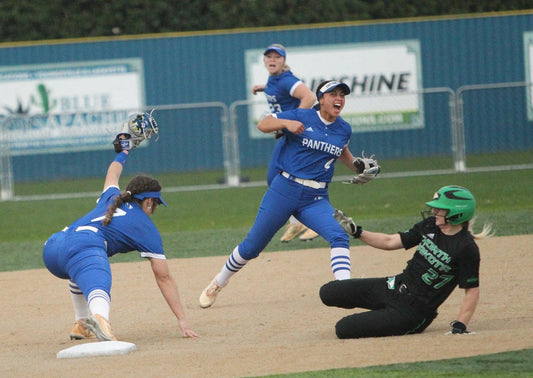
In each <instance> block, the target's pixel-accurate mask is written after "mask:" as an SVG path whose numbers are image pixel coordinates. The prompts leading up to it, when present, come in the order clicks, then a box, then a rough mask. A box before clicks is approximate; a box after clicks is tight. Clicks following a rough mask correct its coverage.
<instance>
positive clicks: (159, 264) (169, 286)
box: [150, 258, 199, 338]
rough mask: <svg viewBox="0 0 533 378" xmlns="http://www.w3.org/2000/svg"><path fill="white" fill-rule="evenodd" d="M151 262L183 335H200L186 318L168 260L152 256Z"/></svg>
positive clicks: (162, 292) (157, 280)
mask: <svg viewBox="0 0 533 378" xmlns="http://www.w3.org/2000/svg"><path fill="white" fill-rule="evenodd" d="M150 264H151V266H152V271H153V273H154V277H155V280H156V282H157V286H159V290H161V294H163V297H164V298H165V300H166V301H167V303H168V305H169V307H170V309H171V310H172V312H173V313H174V315H175V316H176V318H177V319H178V324H179V326H180V328H181V332H182V335H183V337H193V338H194V337H199V335H198V334H197V333H196V332H194V331H193V330H192V329H191V328H190V327H189V325H188V323H187V320H186V319H185V312H184V310H183V305H182V304H181V299H180V295H179V292H178V286H177V285H176V282H175V281H174V278H173V277H172V276H171V275H170V271H169V269H168V264H167V261H166V260H162V259H156V258H150Z"/></svg>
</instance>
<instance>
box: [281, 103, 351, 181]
mask: <svg viewBox="0 0 533 378" xmlns="http://www.w3.org/2000/svg"><path fill="white" fill-rule="evenodd" d="M275 116H276V117H277V118H280V119H291V120H296V121H300V122H302V123H303V124H304V125H305V130H304V132H303V133H302V134H298V135H296V134H293V133H291V132H290V131H288V130H284V133H285V135H286V137H285V138H286V140H285V143H284V144H283V146H282V147H281V151H280V154H279V158H278V168H279V169H280V170H282V171H286V172H289V173H290V174H292V175H294V176H296V177H299V178H304V179H310V180H315V181H320V182H331V179H332V178H333V173H334V165H333V163H334V162H335V161H336V160H337V159H338V157H339V156H340V155H341V153H342V150H343V148H344V147H346V146H347V145H348V143H349V142H350V137H351V135H352V128H351V126H350V125H349V124H348V123H347V122H346V121H344V120H343V119H342V118H341V117H337V119H336V120H335V121H334V122H332V123H327V122H325V121H324V120H323V119H322V118H321V117H320V113H319V112H318V111H317V110H316V109H294V110H289V111H286V112H282V113H279V114H276V115H275Z"/></svg>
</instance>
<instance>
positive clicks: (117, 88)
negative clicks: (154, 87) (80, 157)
mask: <svg viewBox="0 0 533 378" xmlns="http://www.w3.org/2000/svg"><path fill="white" fill-rule="evenodd" d="M144 106H145V96H144V77H143V64H142V60H141V59H137V58H132V59H122V60H105V61H91V62H75V63H58V64H46V65H33V66H14V67H0V117H1V119H0V122H3V123H4V125H3V128H4V138H6V137H7V140H8V141H9V148H10V152H11V154H12V155H26V154H34V153H43V152H62V151H84V150H94V149H106V148H109V144H110V143H111V141H112V137H113V136H114V134H116V133H117V132H118V131H119V130H120V127H121V124H122V122H124V120H125V119H126V117H127V115H128V114H129V113H131V112H132V111H137V110H143V109H144Z"/></svg>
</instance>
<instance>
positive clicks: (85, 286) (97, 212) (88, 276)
mask: <svg viewBox="0 0 533 378" xmlns="http://www.w3.org/2000/svg"><path fill="white" fill-rule="evenodd" d="M145 116H147V117H150V118H151V115H147V114H146V113H145ZM127 122H128V121H127ZM143 122H144V120H143ZM119 135H120V134H119ZM117 139H118V136H117ZM128 154H129V151H128V150H123V151H121V152H119V153H118V154H117V156H116V158H115V159H114V160H113V161H112V162H111V164H110V165H109V168H108V170H107V175H106V177H105V182H104V190H103V193H102V194H101V195H100V198H99V199H98V201H97V204H96V207H95V208H94V209H93V210H91V211H90V212H89V213H88V214H86V215H85V216H83V217H81V218H80V219H78V220H77V221H75V222H74V223H72V224H71V225H69V226H68V227H65V228H64V229H63V230H62V231H60V232H57V233H55V234H53V235H52V236H51V237H50V238H49V239H48V240H47V241H46V243H45V246H44V249H43V261H44V264H45V266H46V267H47V268H48V270H49V271H50V272H51V273H52V274H54V275H55V276H57V277H59V278H62V279H68V280H69V288H70V293H71V297H72V302H73V305H74V312H75V318H76V322H75V323H74V326H73V328H72V330H71V333H70V337H71V339H84V338H89V337H94V336H96V337H97V338H98V340H100V341H114V340H116V338H115V336H114V335H113V333H112V330H111V325H110V322H109V312H110V309H111V281H112V278H111V267H110V263H109V258H110V257H111V256H113V255H115V254H117V253H127V252H130V251H134V250H137V251H139V252H140V254H141V257H143V258H146V259H148V260H149V261H150V265H151V268H152V271H153V273H154V276H155V280H156V282H157V285H158V287H159V288H160V290H161V293H162V294H163V297H164V298H165V299H166V301H167V303H168V305H169V307H170V309H171V310H172V312H173V313H174V315H175V316H176V318H177V320H178V325H179V327H180V329H181V332H182V335H183V337H197V336H198V335H197V334H196V333H195V332H194V331H193V330H191V329H190V327H189V325H188V324H187V321H186V319H185V313H184V310H183V305H182V304H181V300H180V296H179V292H178V287H177V285H176V282H175V281H174V279H173V278H172V276H171V275H170V271H169V269H168V265H167V262H166V258H165V254H164V251H163V243H162V240H161V235H160V234H159V231H158V230H157V228H156V226H155V225H154V223H153V222H152V220H151V216H152V215H153V214H154V212H155V210H156V209H157V207H158V206H159V205H161V204H162V205H164V206H166V204H165V202H164V201H163V198H161V185H160V184H159V182H158V181H157V180H155V179H153V178H152V177H149V176H144V175H139V176H136V177H134V178H133V179H132V180H131V181H130V182H129V183H128V185H127V187H126V191H125V192H124V193H121V192H120V189H119V186H118V184H119V178H120V175H121V173H122V170H123V167H124V164H125V162H126V158H127V157H128Z"/></svg>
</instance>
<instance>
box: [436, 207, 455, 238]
mask: <svg viewBox="0 0 533 378" xmlns="http://www.w3.org/2000/svg"><path fill="white" fill-rule="evenodd" d="M431 215H433V216H434V217H435V224H436V225H437V227H439V228H440V230H441V231H442V233H443V234H445V235H455V234H456V233H458V232H459V231H461V230H462V229H463V226H462V225H460V224H459V225H453V224H451V223H448V222H446V215H448V210H444V209H437V208H432V209H431Z"/></svg>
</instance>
